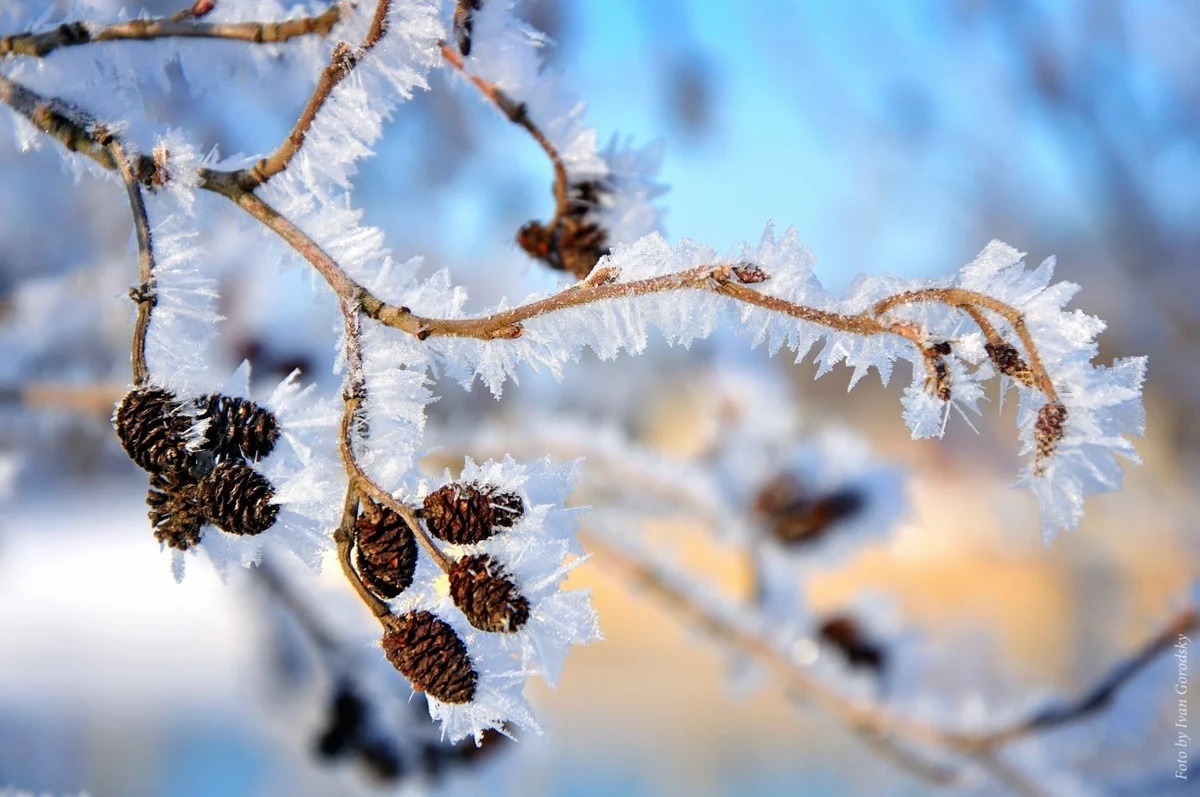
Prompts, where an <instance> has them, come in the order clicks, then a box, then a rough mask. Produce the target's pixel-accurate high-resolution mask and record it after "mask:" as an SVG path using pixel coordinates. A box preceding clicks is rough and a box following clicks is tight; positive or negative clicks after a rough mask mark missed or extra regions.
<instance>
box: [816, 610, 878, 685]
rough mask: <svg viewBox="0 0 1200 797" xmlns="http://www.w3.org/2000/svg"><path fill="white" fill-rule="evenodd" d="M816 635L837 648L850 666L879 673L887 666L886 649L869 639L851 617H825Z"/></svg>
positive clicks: (839, 615)
mask: <svg viewBox="0 0 1200 797" xmlns="http://www.w3.org/2000/svg"><path fill="white" fill-rule="evenodd" d="M817 636H818V637H820V639H821V641H822V642H825V643H826V644H828V645H831V646H832V647H834V648H837V649H838V650H839V651H840V652H841V654H842V655H843V656H845V657H846V663H848V664H849V665H850V666H851V667H861V668H863V669H867V670H870V671H872V672H874V673H881V672H883V669H884V667H886V666H887V651H885V650H884V649H883V647H882V646H880V645H879V643H877V642H875V641H874V640H872V639H870V638H869V637H868V636H867V635H866V634H865V633H864V632H863V629H862V627H861V626H860V625H859V624H858V623H857V622H855V621H854V619H853V618H851V617H848V616H846V615H841V614H838V615H834V616H832V617H829V618H827V619H826V620H825V621H824V622H823V623H821V626H820V628H818V629H817Z"/></svg>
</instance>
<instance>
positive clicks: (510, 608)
mask: <svg viewBox="0 0 1200 797" xmlns="http://www.w3.org/2000/svg"><path fill="white" fill-rule="evenodd" d="M450 597H452V598H453V599H454V605H455V606H457V607H458V608H459V610H460V611H461V612H462V613H463V614H464V615H465V616H466V618H467V620H468V621H469V622H470V623H471V625H473V626H475V627H476V628H478V629H479V630H480V631H488V632H491V633H512V632H514V631H519V630H520V629H521V627H522V626H523V625H525V623H527V622H528V621H529V600H528V599H526V597H525V596H524V595H522V594H521V591H520V590H519V589H517V585H516V584H514V583H513V582H512V580H511V579H510V577H509V574H508V573H507V572H506V571H505V569H504V568H503V567H502V566H501V565H500V564H498V563H496V562H495V561H493V559H492V557H491V556H489V555H487V554H480V555H477V556H464V557H463V558H461V559H459V560H458V561H457V562H455V563H454V567H452V568H450Z"/></svg>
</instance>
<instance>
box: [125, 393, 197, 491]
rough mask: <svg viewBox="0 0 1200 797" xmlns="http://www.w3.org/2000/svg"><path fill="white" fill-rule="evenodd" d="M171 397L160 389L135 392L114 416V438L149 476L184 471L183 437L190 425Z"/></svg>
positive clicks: (186, 458)
mask: <svg viewBox="0 0 1200 797" xmlns="http://www.w3.org/2000/svg"><path fill="white" fill-rule="evenodd" d="M179 410H180V405H179V403H178V402H177V401H176V400H175V395H174V394H173V393H171V392H170V391H167V390H162V389H161V388H153V387H151V388H136V389H134V390H131V391H129V392H128V393H127V394H126V395H125V398H123V399H122V400H121V403H120V405H119V406H118V407H117V412H116V419H115V420H116V427H117V437H118V438H119V439H120V440H121V446H122V447H123V448H124V449H125V453H127V454H129V457H130V459H132V460H133V461H134V462H136V463H137V465H138V467H140V468H141V469H142V470H146V471H149V472H150V473H163V472H166V471H182V470H187V469H189V468H190V466H191V456H192V455H191V452H189V451H188V450H187V434H188V430H189V429H191V428H192V424H193V423H194V421H193V420H192V419H191V418H189V417H187V416H186V415H183V414H182V413H181V412H180V411H179Z"/></svg>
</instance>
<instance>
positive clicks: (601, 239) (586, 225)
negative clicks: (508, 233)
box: [517, 180, 610, 279]
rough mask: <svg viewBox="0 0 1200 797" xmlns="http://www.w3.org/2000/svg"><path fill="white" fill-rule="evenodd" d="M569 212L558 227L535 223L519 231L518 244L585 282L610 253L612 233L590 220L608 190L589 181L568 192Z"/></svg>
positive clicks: (575, 186) (554, 266)
mask: <svg viewBox="0 0 1200 797" xmlns="http://www.w3.org/2000/svg"><path fill="white" fill-rule="evenodd" d="M567 192H568V193H567V202H568V206H567V212H566V213H565V214H564V215H563V216H562V218H561V219H559V220H558V224H557V225H556V226H550V227H547V226H545V225H543V224H542V223H541V222H539V221H531V222H529V223H528V224H526V225H525V226H523V227H521V229H520V230H518V231H517V245H518V246H520V247H521V248H522V249H524V250H525V251H526V252H527V253H528V254H529V255H530V256H531V257H534V258H536V259H538V260H541V261H542V262H543V263H545V264H546V265H548V266H550V268H553V269H558V270H559V271H567V272H570V273H571V274H573V275H575V277H576V278H578V279H584V278H585V277H587V275H588V274H590V273H592V269H594V268H595V267H596V264H597V263H598V262H600V258H602V257H604V256H605V255H607V254H608V253H609V251H610V250H609V247H608V231H607V230H605V229H604V228H603V227H601V226H600V225H599V224H597V223H596V222H595V221H593V220H592V219H591V218H589V216H590V214H591V212H592V211H593V210H595V209H596V208H597V207H598V205H599V203H600V196H601V194H602V193H603V192H604V187H603V186H602V185H601V184H600V183H598V182H596V181H594V180H589V181H586V182H582V183H575V184H574V185H571V186H570V187H569V188H568V189H567Z"/></svg>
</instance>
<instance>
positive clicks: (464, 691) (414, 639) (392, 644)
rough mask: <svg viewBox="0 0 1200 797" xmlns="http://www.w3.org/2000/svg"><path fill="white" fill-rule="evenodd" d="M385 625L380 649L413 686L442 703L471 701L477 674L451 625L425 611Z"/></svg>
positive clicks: (407, 615)
mask: <svg viewBox="0 0 1200 797" xmlns="http://www.w3.org/2000/svg"><path fill="white" fill-rule="evenodd" d="M388 627H389V629H390V630H389V631H388V633H386V634H384V637H383V640H382V642H381V643H380V644H381V645H382V646H383V652H384V654H385V655H386V656H387V657H388V661H390V662H391V663H392V666H393V667H395V668H396V669H397V670H399V671H400V673H401V674H402V675H403V676H404V677H405V678H407V679H408V680H409V681H412V685H413V689H416V690H417V691H418V692H420V691H424V692H428V693H429V696H430V697H433V698H435V699H437V700H440V701H441V702H443V703H469V702H471V698H473V697H475V686H476V683H477V682H478V680H479V676H478V675H477V674H476V672H475V667H474V665H472V664H471V657H470V656H469V655H468V654H467V646H466V644H464V643H463V641H462V640H461V639H459V638H458V634H456V633H454V629H453V628H451V627H450V626H449V625H448V624H447V623H446V622H445V621H444V620H441V619H439V618H438V617H437V616H435V615H434V614H432V613H431V612H424V611H421V612H409V613H408V614H406V615H404V616H402V617H397V618H394V619H393V620H391V621H390V623H389V626H388Z"/></svg>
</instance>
